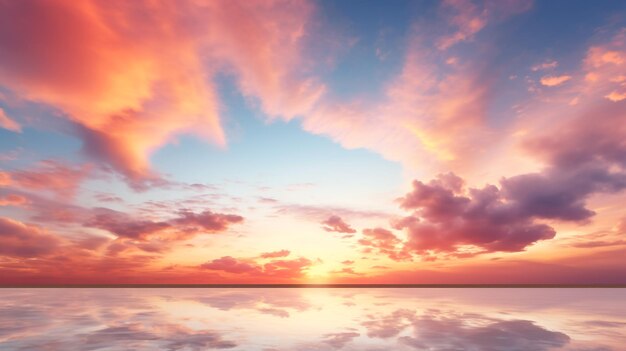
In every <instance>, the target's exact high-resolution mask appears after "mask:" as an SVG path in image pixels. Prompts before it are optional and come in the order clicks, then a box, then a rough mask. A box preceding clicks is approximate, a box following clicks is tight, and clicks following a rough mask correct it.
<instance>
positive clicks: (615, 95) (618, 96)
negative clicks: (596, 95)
mask: <svg viewBox="0 0 626 351" xmlns="http://www.w3.org/2000/svg"><path fill="white" fill-rule="evenodd" d="M604 97H605V98H607V99H609V100H611V101H613V102H619V101H622V100H624V99H626V92H623V93H620V92H617V91H612V92H610V93H609V94H608V95H605V96H604Z"/></svg>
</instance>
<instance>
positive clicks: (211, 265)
mask: <svg viewBox="0 0 626 351" xmlns="http://www.w3.org/2000/svg"><path fill="white" fill-rule="evenodd" d="M312 264H313V262H311V260H309V259H306V258H303V257H300V258H296V259H291V260H272V261H270V262H267V263H265V264H258V263H256V262H254V261H253V260H241V259H236V258H233V257H231V256H223V257H221V258H217V259H214V260H212V261H209V262H206V263H204V264H202V265H200V266H199V268H201V269H206V270H215V271H223V272H226V273H232V274H237V275H239V274H246V275H249V276H252V277H253V278H254V279H255V281H257V282H258V281H264V280H265V279H266V278H275V279H279V280H290V281H291V280H292V279H298V278H301V277H302V276H303V275H304V273H305V271H306V270H307V269H308V268H309V267H310V266H311V265H312Z"/></svg>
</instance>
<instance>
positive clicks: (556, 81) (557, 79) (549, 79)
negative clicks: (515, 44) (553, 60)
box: [541, 75, 572, 87]
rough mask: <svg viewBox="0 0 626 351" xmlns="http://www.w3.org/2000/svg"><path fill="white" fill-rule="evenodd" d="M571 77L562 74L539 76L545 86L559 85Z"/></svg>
mask: <svg viewBox="0 0 626 351" xmlns="http://www.w3.org/2000/svg"><path fill="white" fill-rule="evenodd" d="M570 79H572V76H568V75H562V76H544V77H541V84H543V85H545V86H547V87H555V86H557V85H561V84H563V83H565V82H567V81H568V80H570Z"/></svg>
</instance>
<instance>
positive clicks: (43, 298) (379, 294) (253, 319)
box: [0, 289, 626, 351]
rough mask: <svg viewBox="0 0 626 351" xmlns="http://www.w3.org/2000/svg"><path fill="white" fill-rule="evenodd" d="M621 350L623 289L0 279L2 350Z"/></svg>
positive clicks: (625, 322)
mask: <svg viewBox="0 0 626 351" xmlns="http://www.w3.org/2000/svg"><path fill="white" fill-rule="evenodd" d="M212 349H229V350H265V351H272V350H371V351H374V350H525V351H526V350H571V351H574V350H576V351H583V350H585V351H591V350H595V351H600V350H626V289H0V350H212Z"/></svg>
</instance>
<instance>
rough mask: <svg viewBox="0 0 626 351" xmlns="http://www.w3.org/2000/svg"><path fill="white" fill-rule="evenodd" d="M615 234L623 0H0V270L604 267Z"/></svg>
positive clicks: (625, 168)
mask: <svg viewBox="0 0 626 351" xmlns="http://www.w3.org/2000/svg"><path fill="white" fill-rule="evenodd" d="M625 257H626V2H624V1H622V0H616V1H609V0H598V1H582V0H575V1H565V0H558V1H557V0H555V1H535V2H532V1H525V0H504V1H498V0H486V1H470V0H449V1H441V2H436V1H399V0H394V1H356V0H346V1H271V0H268V1H261V0H253V1H226V0H223V1H222V0H215V1H212V0H188V1H165V0H164V1H158V0H145V1H144V0H138V1H121V0H120V1H105V0H93V1H91V0H85V1H74V0H41V1H38V0H24V1H10V0H0V284H37V283H39V284H59V283H94V284H98V283H107V284H110V283H172V284H174V283H206V284H209V283H559V284H560V283H585V284H586V283H621V284H624V283H626V259H625Z"/></svg>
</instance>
